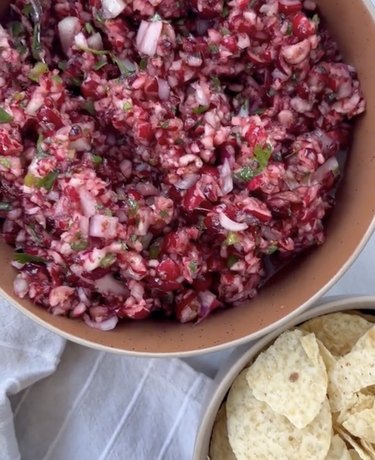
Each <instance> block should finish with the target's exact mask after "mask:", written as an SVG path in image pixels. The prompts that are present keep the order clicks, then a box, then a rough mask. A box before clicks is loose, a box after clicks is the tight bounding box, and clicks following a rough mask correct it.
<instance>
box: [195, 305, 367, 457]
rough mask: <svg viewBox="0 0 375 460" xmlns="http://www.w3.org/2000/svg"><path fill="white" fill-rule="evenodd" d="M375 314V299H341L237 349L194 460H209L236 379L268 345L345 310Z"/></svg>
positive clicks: (211, 403)
mask: <svg viewBox="0 0 375 460" xmlns="http://www.w3.org/2000/svg"><path fill="white" fill-rule="evenodd" d="M359 309H361V310H374V309H375V297H346V298H344V297H337V298H332V299H330V300H329V299H327V301H326V302H325V303H323V304H321V305H319V306H317V307H316V308H314V309H310V310H309V311H308V312H306V313H304V314H302V315H299V316H297V317H296V318H294V319H293V320H291V321H289V322H287V323H286V324H285V325H284V326H282V327H281V328H278V329H276V330H275V331H273V332H272V333H271V334H268V335H266V336H265V337H263V338H262V339H261V340H259V341H258V342H256V343H255V344H253V345H245V346H242V347H240V348H238V349H236V350H235V351H234V352H233V353H232V354H231V355H230V356H229V358H228V359H227V361H226V362H225V363H223V366H222V367H221V369H220V371H219V373H218V375H217V376H216V378H215V381H214V383H213V387H212V390H211V392H210V394H209V395H208V399H207V401H206V405H205V407H204V409H203V413H202V421H201V424H200V427H199V430H198V435H197V438H196V442H195V449H194V456H193V460H207V458H208V453H209V445H210V439H211V433H212V427H213V424H214V422H215V419H216V415H217V412H218V410H219V408H220V406H221V404H222V402H223V400H224V398H225V396H226V395H227V393H228V391H229V389H230V387H231V386H232V383H233V381H234V379H235V378H236V377H237V376H238V374H239V373H240V372H241V371H242V369H244V368H245V367H246V366H247V365H248V364H249V363H251V362H252V361H253V360H254V358H255V357H256V356H257V355H258V354H259V353H260V352H261V351H262V350H263V349H265V348H267V346H268V345H270V344H271V343H272V342H273V341H274V340H275V339H276V338H277V337H278V336H279V335H280V334H281V333H282V332H284V331H286V330H287V329H290V328H291V327H293V326H296V325H297V324H300V323H302V322H304V321H306V320H308V319H311V318H314V317H317V316H321V315H325V314H327V313H333V312H338V311H345V310H359Z"/></svg>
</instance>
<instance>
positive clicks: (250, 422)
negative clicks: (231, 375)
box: [226, 371, 332, 460]
mask: <svg viewBox="0 0 375 460" xmlns="http://www.w3.org/2000/svg"><path fill="white" fill-rule="evenodd" d="M246 372H247V371H242V373H241V374H240V375H239V376H238V377H237V379H236V380H235V381H234V383H233V386H232V388H231V389H230V391H229V394H228V399H227V403H226V407H227V427H228V438H229V443H230V445H231V447H232V450H233V452H234V454H235V456H236V458H237V460H270V459H288V460H301V459H303V460H323V459H325V458H326V455H327V453H328V450H329V447H330V445H331V437H332V420H331V413H330V409H329V404H328V401H327V400H324V401H323V403H322V404H321V410H320V412H319V413H318V415H317V416H316V418H315V419H314V420H313V421H312V422H311V423H310V424H309V425H308V426H306V427H305V428H303V429H298V428H296V427H295V426H294V425H293V424H292V423H291V422H290V421H289V420H288V419H287V418H286V417H284V416H283V415H280V414H276V413H275V412H274V411H273V410H272V409H271V407H270V406H269V405H268V404H266V403H265V402H263V401H259V400H257V399H256V398H255V397H254V395H253V393H252V391H251V389H250V387H249V385H248V384H247V379H246ZM306 400H308V398H306Z"/></svg>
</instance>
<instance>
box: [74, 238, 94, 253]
mask: <svg viewBox="0 0 375 460" xmlns="http://www.w3.org/2000/svg"><path fill="white" fill-rule="evenodd" d="M88 245H89V243H88V241H87V240H82V239H80V240H77V241H74V242H73V243H71V244H70V247H71V248H72V249H73V251H84V250H85V249H87V247H88Z"/></svg>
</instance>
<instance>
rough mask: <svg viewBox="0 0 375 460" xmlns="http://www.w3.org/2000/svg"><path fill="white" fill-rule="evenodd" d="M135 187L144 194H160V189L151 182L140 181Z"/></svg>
mask: <svg viewBox="0 0 375 460" xmlns="http://www.w3.org/2000/svg"><path fill="white" fill-rule="evenodd" d="M135 189H136V190H137V192H139V193H141V194H142V195H143V196H155V195H159V193H160V192H159V190H158V189H157V188H156V187H155V185H154V184H152V183H151V182H139V183H138V184H137V185H136V187H135Z"/></svg>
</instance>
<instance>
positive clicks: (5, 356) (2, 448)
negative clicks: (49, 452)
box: [0, 299, 65, 460]
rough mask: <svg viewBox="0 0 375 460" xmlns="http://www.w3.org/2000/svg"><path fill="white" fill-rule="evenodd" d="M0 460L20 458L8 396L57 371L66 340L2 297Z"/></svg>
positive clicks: (0, 305) (0, 333) (0, 335)
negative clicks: (23, 313)
mask: <svg viewBox="0 0 375 460" xmlns="http://www.w3.org/2000/svg"><path fill="white" fill-rule="evenodd" d="M0 318H1V322H0V460H17V459H19V458H20V456H19V452H18V447H17V442H16V437H15V433H14V425H13V415H12V409H11V406H10V402H9V399H8V397H9V396H10V395H12V394H16V393H19V392H21V391H22V390H23V389H25V388H27V387H29V386H30V385H32V384H33V383H35V382H36V381H38V380H40V379H42V378H44V377H46V376H47V375H49V374H51V373H52V372H54V371H55V369H56V367H57V364H58V362H59V359H60V355H61V353H62V350H63V348H64V343H65V342H64V340H63V339H61V338H60V337H57V336H56V335H54V334H51V333H49V332H47V331H46V330H45V329H43V328H41V327H40V326H37V325H36V324H34V323H33V322H31V321H30V320H29V319H28V318H26V317H25V316H24V315H22V314H21V313H19V312H18V311H17V310H16V309H15V308H13V307H11V306H10V305H9V304H8V303H7V302H6V301H4V300H2V299H0Z"/></svg>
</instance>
